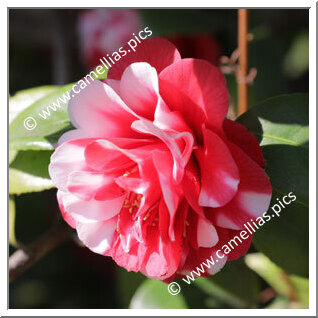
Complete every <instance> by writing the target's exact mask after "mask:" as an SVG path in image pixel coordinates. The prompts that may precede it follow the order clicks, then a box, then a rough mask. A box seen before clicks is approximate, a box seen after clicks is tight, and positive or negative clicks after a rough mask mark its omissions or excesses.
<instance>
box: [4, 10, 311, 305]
mask: <svg viewBox="0 0 318 318" xmlns="http://www.w3.org/2000/svg"><path fill="white" fill-rule="evenodd" d="M308 22H309V11H308V10H295V9H290V10H287V9H284V10H273V9H266V10H265V9H261V10H250V33H251V37H250V38H251V41H250V44H249V45H250V51H249V53H250V55H249V66H250V68H253V69H255V70H257V75H256V77H255V78H253V77H252V78H251V86H250V89H249V95H250V96H249V107H252V106H253V105H254V104H255V103H257V102H259V101H261V100H263V99H265V98H268V97H272V96H275V95H279V94H287V93H291V92H308V86H309V80H308V74H309V46H308V43H309V42H308ZM145 27H149V29H150V30H151V31H152V32H153V35H152V36H163V37H166V38H168V39H169V40H170V41H172V42H173V43H174V44H175V45H176V46H177V48H178V49H179V51H180V52H181V56H182V57H194V58H203V59H206V60H209V61H210V62H211V63H213V64H215V65H217V66H219V67H220V68H221V69H222V71H223V72H224V74H225V76H226V79H227V84H228V88H229V92H230V101H231V111H232V115H231V114H230V115H231V116H233V117H235V112H236V99H237V93H236V79H235V65H236V64H235V62H236V59H235V50H236V48H237V10H218V9H213V10H208V9H204V10H192V9H191V10H190V9H187V10H185V9H178V10H170V9H156V10H151V9H142V10H128V9H122V10H115V9H96V10H79V9H78V10H76V9H68V10H64V9H49V10H48V9H10V10H9V93H10V95H13V94H15V93H16V92H17V91H20V90H23V89H26V88H31V87H36V86H43V85H51V84H53V85H62V84H66V83H70V82H75V81H77V80H79V79H80V78H81V77H82V76H84V75H85V74H87V72H88V71H89V70H91V69H93V68H94V66H96V65H97V63H98V59H99V58H101V57H103V56H105V55H106V54H107V53H109V54H111V53H112V52H113V51H115V50H118V48H119V47H121V46H122V45H123V44H125V43H126V42H127V41H128V40H129V39H131V38H132V33H134V32H135V33H136V32H138V31H139V30H141V29H144V28H145ZM233 52H234V54H233ZM49 155H50V152H48V158H49ZM55 195H56V190H48V191H43V192H39V193H31V194H22V195H19V196H15V204H16V224H15V233H16V237H17V240H18V241H19V242H22V243H23V244H28V243H30V242H32V241H34V240H35V239H36V238H37V237H39V236H40V235H41V234H43V233H44V232H45V231H46V230H47V229H48V228H49V227H50V226H51V224H52V223H53V222H54V221H55V220H56V218H58V217H59V209H58V206H57V202H56V196H55ZM34 220H36V222H35V221H34ZM14 250H15V248H14V247H13V246H11V245H10V254H11V253H12V252H13V251H14ZM251 252H255V250H254V249H253V246H252V247H251ZM251 255H253V257H254V259H250V260H249V261H247V262H246V263H249V264H250V266H249V267H248V266H246V265H245V263H244V262H243V260H238V261H235V262H234V263H235V265H234V266H233V267H232V270H230V271H229V270H227V269H226V268H225V269H224V270H223V271H222V272H221V273H219V274H218V275H217V276H215V279H214V281H213V282H212V285H209V286H206V285H204V283H200V282H199V283H197V284H193V285H191V286H188V287H185V286H184V287H185V288H184V290H183V298H182V299H181V300H180V299H179V300H176V299H174V300H173V302H172V303H171V301H172V300H171V299H172V298H173V297H172V296H170V295H169V294H168V292H167V291H166V290H165V291H164V292H161V294H160V295H159V294H158V295H159V298H160V300H159V302H162V306H166V307H165V308H169V306H170V307H172V308H184V306H186V307H187V308H268V307H269V308H290V307H293V306H295V307H299V306H300V307H302V306H306V304H307V302H308V295H307V296H306V295H304V296H303V299H301V300H299V299H298V301H297V302H295V301H294V300H295V299H293V291H292V290H288V286H289V285H288V284H287V285H286V286H287V287H286V286H285V285H284V288H285V287H286V288H287V289H286V288H285V289H284V288H282V287H277V286H276V287H275V286H274V287H273V285H271V284H270V283H269V281H270V280H268V278H267V277H266V275H265V276H264V275H262V266H261V267H260V268H259V267H257V266H258V265H257V264H259V262H260V261H262V262H261V264H263V265H264V264H267V266H268V267H270V266H275V265H273V264H271V263H270V261H269V260H268V259H262V257H263V256H262V255H258V254H256V253H255V254H251ZM253 257H252V258H253ZM255 257H256V258H255ZM266 262H267V263H266ZM268 262H269V263H268ZM255 264H256V265H255ZM255 266H256V267H255ZM253 267H254V268H253ZM233 268H234V269H233ZM250 268H253V270H254V271H251V270H250ZM275 270H276V269H275ZM244 271H247V277H248V281H246V279H245V280H241V279H240V274H241V273H242V272H244ZM143 281H144V277H143V276H142V275H139V274H135V273H127V272H126V271H125V270H123V269H121V268H119V267H118V266H116V264H115V263H114V262H113V261H112V259H109V258H107V257H103V256H99V255H97V254H94V253H92V252H90V251H89V250H88V249H86V248H84V247H81V246H79V245H78V244H76V243H75V242H72V241H70V242H67V243H64V244H62V245H61V246H59V247H58V248H56V249H55V250H54V251H53V252H51V253H50V254H48V255H47V256H46V257H44V258H43V259H42V260H40V261H39V262H38V263H36V264H35V265H34V266H33V267H32V268H31V269H29V270H28V271H26V272H25V273H24V274H22V275H21V276H19V277H18V278H17V279H16V280H15V281H14V282H13V283H12V284H10V297H9V302H10V303H9V305H10V308H128V307H129V306H130V307H134V306H135V307H136V306H137V307H138V306H139V305H140V304H139V305H138V301H139V298H138V297H139V296H140V295H143V293H144V290H146V289H143V288H138V287H140V286H141V284H142V283H143ZM198 281H200V279H199V280H198ZM233 281H236V284H235V286H232V282H233ZM225 285H226V286H225ZM274 285H275V283H274ZM143 286H145V285H143ZM160 286H161V285H160ZM160 288H161V287H153V293H154V294H155V293H159V292H160ZM304 289H305V288H304ZM136 291H137V293H136ZM304 293H305V294H306V291H305V292H304ZM136 295H137V296H136ZM138 295H139V296H138ZM165 297H167V299H165ZM306 297H307V298H306ZM306 299H307V300H306ZM149 302H150V303H151V300H149ZM149 306H151V305H149ZM158 306H159V305H158Z"/></svg>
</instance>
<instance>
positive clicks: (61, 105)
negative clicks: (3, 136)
mask: <svg viewBox="0 0 318 318" xmlns="http://www.w3.org/2000/svg"><path fill="white" fill-rule="evenodd" d="M73 85H74V84H68V85H65V86H62V87H60V88H57V89H55V90H54V91H53V92H51V93H49V94H48V95H45V96H44V97H42V98H40V99H38V100H36V101H35V102H34V103H32V104H31V105H30V106H28V107H27V108H25V109H24V110H23V111H22V112H20V113H19V114H18V115H17V116H16V117H15V118H14V119H13V120H12V122H11V124H10V127H9V148H10V149H13V150H49V149H54V146H55V144H56V142H57V140H58V138H59V136H60V135H61V134H62V133H63V132H64V131H66V130H69V129H71V127H72V126H71V124H70V119H69V116H68V112H67V106H68V102H69V100H70V99H71V97H72V93H71V92H70V90H71V88H72V86H73ZM54 109H55V111H54ZM41 116H42V117H41ZM29 117H32V118H33V119H34V120H35V122H36V127H35V128H34V129H33V130H28V129H26V127H25V126H24V124H25V120H26V118H29ZM45 118H46V119H45Z"/></svg>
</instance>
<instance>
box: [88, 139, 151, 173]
mask: <svg viewBox="0 0 318 318" xmlns="http://www.w3.org/2000/svg"><path fill="white" fill-rule="evenodd" d="M156 147H157V146H156V145H155V144H154V141H151V140H150V141H149V142H147V143H145V142H144V140H141V141H140V142H139V141H138V140H135V139H132V140H131V142H130V143H127V142H126V140H125V142H124V144H122V143H121V142H120V140H116V142H115V143H114V142H112V140H102V139H99V140H95V141H93V142H92V143H90V144H89V145H88V146H87V147H86V149H85V159H86V162H87V164H88V166H90V167H92V168H93V169H96V170H102V171H106V170H107V171H113V170H118V169H121V170H125V169H127V168H129V167H133V166H135V163H138V162H140V161H141V160H144V159H145V158H146V157H147V156H150V153H151V152H150V150H152V149H154V148H156Z"/></svg>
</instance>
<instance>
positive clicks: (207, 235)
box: [197, 217, 219, 248]
mask: <svg viewBox="0 0 318 318" xmlns="http://www.w3.org/2000/svg"><path fill="white" fill-rule="evenodd" d="M197 239H198V246H199V247H206V248H210V247H213V246H214V245H216V244H217V242H218V241H219V236H218V233H217V231H216V229H215V227H214V225H213V224H212V223H211V222H210V221H209V220H207V219H204V218H200V217H199V218H198V226H197Z"/></svg>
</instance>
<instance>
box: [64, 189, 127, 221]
mask: <svg viewBox="0 0 318 318" xmlns="http://www.w3.org/2000/svg"><path fill="white" fill-rule="evenodd" d="M124 200H125V195H123V196H121V197H118V198H116V199H112V200H107V201H97V200H90V201H83V200H80V199H79V198H78V197H77V196H75V195H73V194H71V193H67V194H65V195H63V197H62V202H63V206H64V208H65V210H66V211H67V212H68V213H69V214H70V215H71V216H72V218H73V219H75V220H76V221H78V222H81V223H94V222H100V221H105V220H109V219H111V218H112V217H114V216H115V215H117V214H118V213H119V212H120V210H121V208H122V206H123V203H124Z"/></svg>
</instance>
